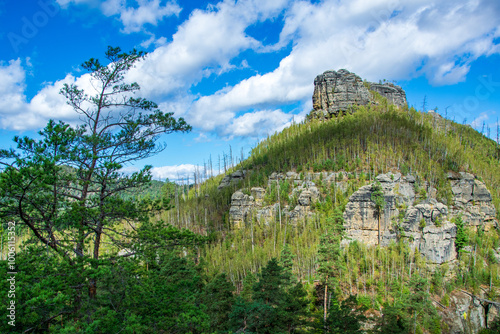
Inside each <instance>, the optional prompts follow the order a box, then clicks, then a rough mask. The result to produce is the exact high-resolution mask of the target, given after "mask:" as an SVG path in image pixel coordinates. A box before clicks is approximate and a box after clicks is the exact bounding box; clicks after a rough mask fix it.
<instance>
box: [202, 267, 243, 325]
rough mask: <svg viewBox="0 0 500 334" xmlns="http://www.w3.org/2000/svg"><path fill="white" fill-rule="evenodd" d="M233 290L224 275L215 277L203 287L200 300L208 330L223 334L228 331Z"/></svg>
mask: <svg viewBox="0 0 500 334" xmlns="http://www.w3.org/2000/svg"><path fill="white" fill-rule="evenodd" d="M234 290H235V289H234V286H233V284H232V283H231V282H229V281H228V279H227V276H226V274H224V273H222V274H219V275H217V276H216V277H215V278H213V279H212V280H211V281H210V282H209V283H208V284H207V285H206V286H205V289H204V290H203V294H202V298H201V300H202V302H203V304H205V305H206V313H207V315H208V316H209V318H210V330H214V331H218V332H223V331H227V330H228V329H229V328H228V326H229V315H230V313H231V310H232V306H233V304H234V295H233V292H234Z"/></svg>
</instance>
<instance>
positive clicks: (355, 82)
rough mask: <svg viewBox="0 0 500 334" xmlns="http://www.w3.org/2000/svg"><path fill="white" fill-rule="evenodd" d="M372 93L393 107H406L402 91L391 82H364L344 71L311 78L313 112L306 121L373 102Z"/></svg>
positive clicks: (324, 117)
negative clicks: (312, 83)
mask: <svg viewBox="0 0 500 334" xmlns="http://www.w3.org/2000/svg"><path fill="white" fill-rule="evenodd" d="M373 92H375V93H378V94H380V95H381V96H382V97H385V98H387V100H388V102H389V103H390V104H393V105H395V106H397V107H404V106H406V105H407V101H406V93H405V92H404V90H403V89H402V88H401V87H399V86H397V85H394V84H392V83H383V84H376V83H371V82H364V81H363V80H362V79H361V78H360V77H359V76H357V75H356V74H354V73H351V72H349V71H347V70H344V69H342V70H339V71H337V72H336V71H326V72H324V73H323V74H320V75H318V76H317V77H316V79H314V93H313V98H312V100H313V109H314V110H313V111H312V112H311V114H310V115H309V117H310V118H319V119H328V118H331V117H334V116H337V115H339V114H341V113H345V112H347V111H349V109H350V107H351V106H353V105H367V104H370V103H375V96H374V94H373Z"/></svg>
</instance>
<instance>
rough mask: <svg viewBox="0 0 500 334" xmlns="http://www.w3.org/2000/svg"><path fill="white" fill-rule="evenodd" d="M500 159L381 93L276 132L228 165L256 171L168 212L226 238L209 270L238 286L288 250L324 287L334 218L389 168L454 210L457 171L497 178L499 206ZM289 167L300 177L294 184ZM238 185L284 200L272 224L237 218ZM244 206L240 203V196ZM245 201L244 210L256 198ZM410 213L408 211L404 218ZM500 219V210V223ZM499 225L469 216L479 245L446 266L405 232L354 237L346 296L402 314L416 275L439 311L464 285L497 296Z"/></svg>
mask: <svg viewBox="0 0 500 334" xmlns="http://www.w3.org/2000/svg"><path fill="white" fill-rule="evenodd" d="M499 158H500V148H499V145H498V144H497V143H495V142H494V141H493V140H491V139H489V138H487V137H485V136H484V135H482V134H480V133H478V132H477V131H475V130H474V129H472V128H471V127H470V126H466V125H460V124H457V123H455V122H452V121H450V120H447V119H444V118H442V117H441V116H439V115H437V114H435V113H421V112H418V111H416V110H415V109H413V108H411V109H403V110H400V109H397V108H395V107H394V106H392V105H388V103H387V101H386V100H385V99H381V98H379V104H378V105H371V106H366V107H364V106H357V107H353V108H352V110H351V112H350V113H346V114H345V115H344V116H343V117H339V118H333V119H331V120H329V121H311V122H306V123H301V124H294V125H292V126H290V127H289V128H287V129H285V130H283V131H282V132H281V133H276V134H274V135H273V136H271V137H269V138H268V139H266V140H264V141H262V142H261V143H259V144H258V145H257V147H255V148H254V149H253V150H252V153H251V156H250V157H249V158H248V159H247V160H245V161H243V162H242V163H241V164H239V165H238V166H236V167H235V168H234V169H233V170H230V171H228V172H227V175H232V173H233V172H234V171H244V172H245V178H243V179H240V178H239V177H238V178H236V179H233V181H234V182H229V183H227V182H225V183H224V184H226V185H228V186H226V187H223V188H221V187H219V189H218V186H219V184H220V182H221V179H222V177H223V176H219V177H216V178H213V179H210V180H208V181H207V182H205V183H203V184H201V185H199V186H197V187H196V188H194V189H192V190H191V192H190V193H189V197H188V199H187V200H182V201H179V202H178V205H177V207H176V208H175V209H173V210H170V211H168V212H165V213H164V214H163V215H162V217H163V218H164V219H165V221H167V222H169V223H170V224H172V225H174V226H178V227H188V228H190V229H192V230H193V231H196V232H197V233H201V234H204V235H209V236H210V237H211V238H212V239H216V240H217V242H213V243H211V244H210V245H208V246H207V247H206V248H205V249H204V251H202V254H203V258H204V259H205V261H206V262H207V266H206V269H205V270H206V272H207V274H209V275H215V274H216V273H218V272H221V271H223V272H225V273H227V275H228V277H229V279H230V280H231V282H232V283H233V285H235V286H236V288H237V291H242V290H243V289H244V280H245V277H247V276H248V275H249V274H250V273H253V274H257V273H258V272H259V271H260V269H261V268H262V267H263V266H265V265H266V263H267V261H269V260H270V259H271V258H273V257H276V258H279V257H280V253H281V252H282V251H283V249H284V247H285V246H286V247H289V249H290V250H291V252H292V254H294V256H295V257H294V260H293V272H294V274H295V275H297V277H298V278H299V279H300V280H305V281H307V282H310V284H313V282H318V281H317V280H318V279H319V280H320V282H322V281H321V275H320V273H319V272H318V266H321V256H320V255H319V253H318V252H319V250H320V249H321V247H322V246H321V243H320V240H322V238H324V237H325V235H328V230H329V228H331V224H332V218H331V217H334V216H335V212H343V211H344V210H345V206H346V204H347V202H348V199H349V197H350V196H351V195H352V194H353V193H354V192H355V191H356V190H357V189H358V188H360V187H361V186H364V185H369V184H372V183H373V182H374V181H375V180H376V176H378V175H380V174H383V173H387V172H394V173H401V174H402V175H412V176H413V177H415V178H416V180H417V182H416V184H417V185H416V187H417V189H416V192H417V194H416V197H417V199H418V200H419V201H421V202H425V200H426V199H428V198H430V197H433V198H434V199H435V200H436V201H437V202H439V203H444V204H445V205H450V207H453V193H452V189H451V186H450V184H449V175H450V174H449V173H450V172H468V173H471V174H473V175H476V176H477V177H478V179H479V180H481V181H483V182H484V183H485V184H486V185H487V188H488V189H489V190H490V192H491V197H492V203H493V204H494V206H495V207H496V208H498V207H499V204H500V202H499V201H500V192H499V185H500V163H499ZM332 172H337V174H335V173H333V174H335V175H336V177H338V175H339V172H342V173H344V174H343V175H344V176H343V178H344V179H342V181H343V183H342V185H341V186H339V185H340V184H339V183H338V182H331V181H327V180H326V179H325V177H326V176H327V175H332ZM279 173H282V174H281V175H282V176H281V177H280V176H279V175H280V174H279ZM287 173H288V175H290V174H291V173H292V174H293V173H294V174H296V176H295V177H292V178H291V179H290V177H287V175H285V174H287ZM239 174H242V173H239ZM335 175H334V176H335ZM297 176H298V177H297ZM297 178H298V179H299V180H297ZM227 179H229V180H231V177H229V178H228V177H226V180H227ZM307 180H309V182H313V183H315V187H316V188H318V189H319V196H317V197H316V198H314V200H313V203H312V204H311V205H310V209H308V210H309V212H308V214H307V215H305V216H304V217H302V219H299V220H295V221H292V220H291V217H292V218H293V215H290V213H291V212H292V211H293V208H294V207H296V206H297V204H298V200H299V198H298V197H299V193H298V192H296V191H294V189H295V188H297V184H298V183H300V182H301V181H302V182H307ZM337 181H341V180H340V179H339V180H337ZM259 188H260V189H264V188H265V195H259V194H258V193H256V192H255V191H254V190H255V189H259ZM238 190H240V191H242V193H243V195H244V196H250V195H253V196H252V197H255V198H257V197H258V196H263V198H262V199H261V200H260V201H261V202H262V206H264V207H267V206H266V205H268V206H269V205H271V206H274V211H273V212H272V213H271V214H269V215H268V216H267V219H261V218H262V215H260V216H259V214H258V213H257V212H256V211H255V210H254V213H253V214H252V213H250V215H249V216H247V217H246V219H245V221H244V222H242V221H241V219H238V220H237V221H235V220H234V219H233V218H234V217H233V216H232V215H231V214H230V208H232V207H233V208H234V207H235V206H232V205H231V203H232V200H231V196H232V195H233V194H235V193H236V192H237V191H238ZM259 191H261V190H259ZM431 193H432V194H431ZM245 194H246V195H245ZM247 198H249V197H247ZM256 201H257V200H256ZM234 203H237V202H235V201H234V196H233V204H234ZM237 205H241V207H242V208H243V207H244V205H246V204H245V203H243V204H237ZM402 214H403V216H404V213H403V212H402ZM403 216H400V217H399V218H400V219H401V220H402V219H403ZM499 217H500V216H499V212H498V210H497V211H496V220H498V218H499ZM450 219H451V218H450ZM460 219H461V217H456V218H453V219H451V223H452V224H454V225H457V226H462V225H460V224H463V223H462V222H461V220H460ZM457 221H458V223H457ZM344 224H345V223H344ZM439 224H440V222H438V223H436V225H439ZM491 224H492V225H491V226H490V227H492V228H489V227H485V226H479V227H477V226H467V225H468V224H467V223H466V224H465V226H463V227H459V230H460V232H459V235H460V236H459V237H457V238H458V239H457V241H456V243H457V245H456V248H457V251H458V250H460V249H462V250H468V251H461V252H459V255H458V259H457V260H455V261H452V262H446V263H442V264H441V265H438V266H436V265H435V264H432V263H429V261H428V260H427V259H426V258H425V257H424V256H422V255H420V254H419V252H418V250H417V251H414V250H412V249H411V247H409V246H408V244H407V242H405V241H403V239H402V240H401V242H396V243H392V244H390V245H389V246H388V247H376V246H375V247H374V246H366V245H364V244H362V243H358V242H352V243H350V244H349V246H348V247H345V248H342V249H341V250H340V253H341V255H340V256H339V258H338V259H337V261H339V262H338V264H337V265H338V274H337V275H336V276H337V278H336V279H337V280H338V282H337V283H336V285H334V286H335V289H336V290H335V293H336V294H335V296H336V298H339V299H344V298H347V297H348V296H349V295H351V294H357V296H358V303H361V304H363V305H365V306H367V307H368V308H370V309H372V310H379V309H380V308H382V307H384V305H386V306H385V307H388V305H391V307H396V308H398V307H399V309H398V310H399V311H398V312H400V311H401V310H403V311H401V312H405V311H404V310H406V311H408V309H406V308H405V306H404V303H405V302H406V300H407V299H408V298H410V297H409V296H410V295H411V294H412V291H411V289H409V287H410V281H411V279H412V277H413V273H414V272H417V273H418V275H419V277H420V278H422V279H423V280H424V283H422V284H425V285H426V286H427V288H426V291H427V292H430V293H431V294H432V300H433V301H434V306H433V309H434V307H436V306H437V305H441V306H443V305H445V306H449V305H450V298H451V297H450V296H454V295H455V294H456V291H459V290H460V289H466V290H467V291H470V292H471V293H476V294H478V295H483V289H486V290H488V296H490V298H491V299H492V300H496V298H498V297H497V296H498V286H499V284H500V281H499V277H500V276H499V273H500V272H499V266H498V259H499V250H498V247H499V237H498V225H497V224H498V223H497V221H494V222H492V223H491ZM421 228H424V227H421ZM485 229H486V230H485ZM313 286H316V285H315V284H314V285H313ZM315 289H316V290H315V291H316V293H319V292H318V289H319V290H321V288H319V287H317V286H316V288H315ZM483 297H484V296H483ZM318 298H319V297H318ZM430 300H431V299H429V303H430ZM387 303H388V304H387ZM361 304H359V305H361ZM317 307H318V308H321V307H320V306H319V305H318V306H317ZM429 307H430V306H429ZM437 307H438V308H439V306H437ZM439 311H440V312H443V313H440V316H439V317H437V318H434V319H438V318H442V317H444V315H443V314H445V313H446V312H450V311H449V310H448V309H447V308H446V307H444V308H442V309H441V310H439ZM391 312H392V311H391ZM436 312H437V311H436ZM436 314H437V313H436ZM409 315H410V314H408V315H407V316H409ZM401 316H402V317H403V315H401ZM429 317H430V318H427V319H426V320H425V321H424V319H423V318H422V320H421V321H422V322H421V325H422V326H423V327H422V328H427V330H431V327H432V326H433V325H432V324H431V323H430V322H429V321H431V320H429V319H431V318H432V317H431V316H429ZM483 317H484V316H483ZM491 319H492V317H491V315H490V320H491ZM426 321H427V322H426ZM435 321H436V323H437V322H439V321H438V320H435ZM424 324H425V325H424ZM436 326H437V325H436ZM447 326H448V325H447V324H445V323H441V325H440V330H442V331H443V332H447V331H446V328H448V330H449V327H447ZM476 326H477V325H476ZM480 326H484V324H480ZM471 328H472V327H471ZM402 332H405V331H402ZM410 332H411V331H410ZM436 332H439V331H438V330H437V329H436Z"/></svg>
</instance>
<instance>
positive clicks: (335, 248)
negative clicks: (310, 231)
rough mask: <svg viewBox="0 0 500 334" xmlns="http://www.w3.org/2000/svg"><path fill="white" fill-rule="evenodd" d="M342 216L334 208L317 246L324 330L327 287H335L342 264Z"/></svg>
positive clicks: (326, 315) (326, 313) (326, 314)
mask: <svg viewBox="0 0 500 334" xmlns="http://www.w3.org/2000/svg"><path fill="white" fill-rule="evenodd" d="M343 225H344V218H343V216H342V212H341V211H340V209H338V208H336V209H335V212H334V215H333V217H331V218H329V219H328V220H327V229H326V232H325V234H323V235H322V236H321V238H320V243H319V247H318V274H319V276H320V281H321V283H322V284H323V286H324V295H323V323H324V328H325V331H326V328H327V327H326V323H327V318H328V288H329V287H330V288H335V287H336V286H338V284H339V273H340V271H341V270H342V267H343V264H342V261H341V254H342V250H341V248H340V242H341V241H342V238H343V236H344V234H345V232H344V226H343Z"/></svg>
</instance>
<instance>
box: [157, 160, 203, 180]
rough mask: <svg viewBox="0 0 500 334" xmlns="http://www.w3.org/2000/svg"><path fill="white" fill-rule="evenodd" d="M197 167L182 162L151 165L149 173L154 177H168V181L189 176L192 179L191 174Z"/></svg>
mask: <svg viewBox="0 0 500 334" xmlns="http://www.w3.org/2000/svg"><path fill="white" fill-rule="evenodd" d="M197 169H199V167H197V166H195V165H192V164H182V165H175V166H162V167H153V168H152V169H151V174H152V175H153V178H154V179H162V180H164V179H167V178H168V179H169V180H170V181H181V180H182V179H187V178H189V179H190V180H191V182H192V181H193V175H194V173H195V171H196V170H197Z"/></svg>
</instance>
